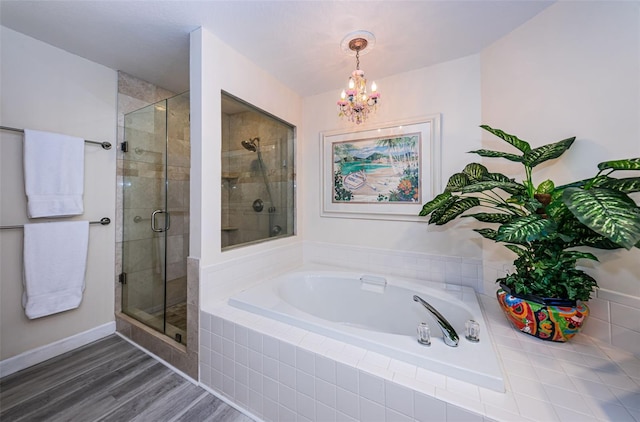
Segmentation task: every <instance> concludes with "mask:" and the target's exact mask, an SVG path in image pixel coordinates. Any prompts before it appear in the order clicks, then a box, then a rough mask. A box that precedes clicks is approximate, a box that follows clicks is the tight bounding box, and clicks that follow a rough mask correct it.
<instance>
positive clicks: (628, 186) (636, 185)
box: [600, 177, 640, 193]
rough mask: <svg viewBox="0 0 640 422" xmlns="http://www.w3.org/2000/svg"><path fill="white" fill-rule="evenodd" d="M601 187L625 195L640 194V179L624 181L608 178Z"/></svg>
mask: <svg viewBox="0 0 640 422" xmlns="http://www.w3.org/2000/svg"><path fill="white" fill-rule="evenodd" d="M600 186H601V187H603V188H608V189H613V190H617V191H620V192H624V193H632V192H640V177H627V178H624V179H615V178H613V177H608V178H607V179H606V180H605V181H604V182H603V183H602V184H601V185H600Z"/></svg>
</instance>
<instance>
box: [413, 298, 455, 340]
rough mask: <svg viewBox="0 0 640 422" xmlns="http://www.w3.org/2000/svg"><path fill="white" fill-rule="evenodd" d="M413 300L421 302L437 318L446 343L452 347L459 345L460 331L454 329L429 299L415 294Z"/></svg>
mask: <svg viewBox="0 0 640 422" xmlns="http://www.w3.org/2000/svg"><path fill="white" fill-rule="evenodd" d="M413 300H414V301H415V302H419V303H420V304H421V305H422V306H424V307H425V308H426V309H427V311H429V312H431V313H432V314H433V316H434V317H435V318H436V322H437V323H438V326H439V327H440V330H442V335H443V337H442V339H443V340H444V344H446V345H447V346H451V347H457V346H458V340H459V337H458V333H456V330H454V329H453V327H452V326H451V324H450V323H449V321H447V319H446V318H445V317H443V316H442V314H441V313H440V312H438V311H437V310H436V308H434V307H433V306H431V305H429V303H427V301H425V300H424V299H422V298H421V297H420V296H418V295H414V296H413Z"/></svg>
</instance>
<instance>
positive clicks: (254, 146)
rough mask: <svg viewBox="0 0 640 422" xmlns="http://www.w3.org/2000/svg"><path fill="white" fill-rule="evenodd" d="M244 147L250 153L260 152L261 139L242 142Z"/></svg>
mask: <svg viewBox="0 0 640 422" xmlns="http://www.w3.org/2000/svg"><path fill="white" fill-rule="evenodd" d="M240 143H241V144H242V147H243V148H244V149H246V150H248V151H251V152H256V151H257V150H258V144H259V143H260V138H257V137H256V138H253V139H249V140H248V141H242V142H240Z"/></svg>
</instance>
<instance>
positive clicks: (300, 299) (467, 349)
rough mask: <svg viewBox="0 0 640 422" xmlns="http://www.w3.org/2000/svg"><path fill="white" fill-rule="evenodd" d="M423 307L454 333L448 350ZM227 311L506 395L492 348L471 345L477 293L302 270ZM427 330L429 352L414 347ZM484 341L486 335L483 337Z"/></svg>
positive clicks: (478, 315)
mask: <svg viewBox="0 0 640 422" xmlns="http://www.w3.org/2000/svg"><path fill="white" fill-rule="evenodd" d="M414 295H419V297H420V298H421V299H423V300H425V301H426V302H427V303H428V304H430V305H431V306H433V307H434V308H435V309H436V310H438V311H439V312H442V313H443V314H444V316H445V318H446V319H447V322H448V323H450V324H451V326H452V327H453V328H454V329H455V330H456V332H457V334H458V336H459V342H458V345H457V347H455V348H453V347H451V346H448V345H446V344H445V343H444V341H443V340H442V338H443V335H442V333H441V331H440V329H439V326H438V325H437V324H438V323H437V321H436V319H435V318H434V317H433V316H432V315H431V313H430V312H428V311H427V310H426V309H425V308H424V307H423V306H422V305H421V304H419V303H417V302H414V300H412V298H413V296H414ZM228 303H229V304H230V305H231V306H233V307H236V308H239V309H243V310H246V311H249V312H253V313H256V314H258V315H262V316H266V317H268V318H272V319H274V320H276V321H281V322H284V323H287V324H291V325H293V326H296V327H299V328H303V329H306V330H309V331H311V332H314V333H317V334H321V335H325V336H327V337H329V338H333V339H336V340H340V341H344V342H345V343H347V344H351V345H352V346H358V347H363V348H366V349H368V350H371V351H374V352H378V353H381V354H383V355H386V356H390V357H393V358H395V359H397V360H399V361H402V362H406V363H411V364H415V365H418V366H421V367H424V368H426V369H430V370H432V371H434V372H438V373H440V374H444V375H447V376H450V377H453V378H456V379H459V380H463V381H466V382H469V383H472V384H476V385H479V386H483V387H486V388H490V389H493V390H496V391H504V381H503V379H502V371H501V369H500V366H499V365H498V362H497V359H496V355H495V351H494V350H493V347H492V342H491V341H490V340H489V339H488V338H487V339H486V340H485V341H480V342H471V341H468V340H467V339H466V338H465V337H464V336H465V324H466V322H467V321H469V320H474V321H477V322H478V323H479V324H480V327H484V326H485V325H486V323H485V321H484V317H483V315H482V312H481V310H480V306H479V304H478V300H477V297H476V294H475V292H474V290H473V289H472V288H470V287H462V286H458V285H452V284H444V283H426V282H420V283H418V282H416V281H412V280H409V279H404V278H397V277H384V278H383V277H374V276H367V275H363V274H362V273H359V272H349V271H335V270H324V269H323V270H318V269H314V270H304V271H302V270H300V271H292V272H289V273H286V274H282V275H280V276H278V277H274V278H272V279H269V280H267V281H264V282H262V283H260V284H259V285H257V286H255V287H252V288H250V289H247V290H245V291H243V292H241V293H239V294H236V295H234V296H232V297H231V298H230V299H229V301H228ZM421 322H428V324H429V326H430V327H431V336H432V338H433V340H432V341H431V345H430V346H429V349H428V350H425V347H426V346H425V345H422V344H420V343H418V342H417V341H416V328H417V327H418V325H419V324H420V323H421ZM483 334H484V336H487V335H488V334H487V333H486V332H485V333H483Z"/></svg>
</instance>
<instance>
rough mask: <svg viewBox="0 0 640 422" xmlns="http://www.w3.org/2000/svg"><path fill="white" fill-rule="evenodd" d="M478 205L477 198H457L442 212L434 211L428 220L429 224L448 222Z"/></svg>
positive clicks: (439, 224)
mask: <svg viewBox="0 0 640 422" xmlns="http://www.w3.org/2000/svg"><path fill="white" fill-rule="evenodd" d="M478 205H480V200H479V199H478V198H473V197H469V198H462V199H459V200H457V201H455V202H453V203H451V204H450V205H448V206H447V207H446V209H444V210H443V211H442V212H438V213H437V214H436V213H435V212H434V213H433V214H431V220H429V224H432V223H435V224H436V225H438V226H441V225H443V224H446V223H448V222H449V221H451V220H453V219H454V218H456V217H457V216H459V215H460V214H462V213H463V212H465V211H467V210H470V209H471V208H473V207H477V206H478Z"/></svg>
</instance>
